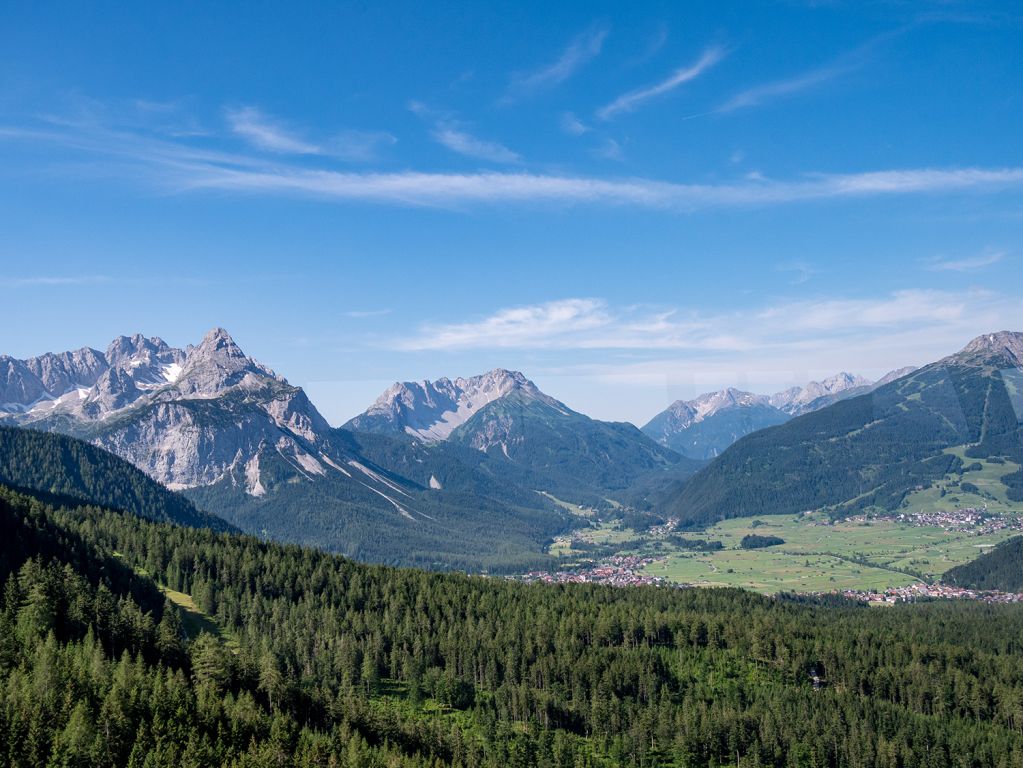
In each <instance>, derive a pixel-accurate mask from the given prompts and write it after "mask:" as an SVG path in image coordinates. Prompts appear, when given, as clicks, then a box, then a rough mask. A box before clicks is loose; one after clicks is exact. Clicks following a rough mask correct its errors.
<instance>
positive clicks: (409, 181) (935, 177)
mask: <svg viewBox="0 0 1023 768" xmlns="http://www.w3.org/2000/svg"><path fill="white" fill-rule="evenodd" d="M447 138H448V139H454V140H453V141H451V143H452V144H454V145H456V146H459V148H460V149H462V150H463V151H466V152H470V153H471V152H477V156H479V154H481V153H484V152H487V153H490V154H492V159H493V160H496V161H498V162H503V161H505V160H510V159H511V157H512V156H515V157H517V155H515V154H514V153H511V151H510V150H508V153H510V154H505V153H504V152H502V151H501V149H500V145H498V148H497V149H496V150H495V149H494V148H493V147H489V148H488V147H487V146H486V144H484V145H482V148H481V146H480V145H474V144H473V143H472V142H471V141H467V140H466V137H451V136H448V137H447ZM0 140H6V141H19V142H25V143H31V144H50V145H59V146H60V147H62V148H63V149H65V150H68V151H72V152H76V153H78V154H80V155H81V156H82V157H85V158H89V159H90V160H96V159H100V160H102V162H89V163H76V164H75V165H74V171H75V172H76V173H79V174H84V173H91V172H95V173H99V174H101V175H103V176H104V177H111V176H118V177H122V178H125V179H128V180H133V181H136V182H139V183H143V184H148V185H151V186H153V187H154V188H157V189H164V190H169V191H173V192H179V193H181V192H187V191H197V190H217V191H221V192H233V193H237V194H247V195H254V194H261V195H278V196H300V197H308V198H314V199H321V200H333V201H336V202H370V203H379V204H392V205H411V206H432V207H452V208H457V207H462V206H467V205H501V204H522V205H536V204H541V205H542V204H550V203H559V204H565V205H606V206H631V207H638V208H647V209H653V210H663V211H666V212H678V213H687V212H694V211H699V210H706V209H716V208H729V207H731V208H735V207H763V206H772V205H791V204H797V203H805V202H813V201H824V200H843V199H864V198H877V197H892V196H898V195H901V196H906V195H939V194H945V195H947V194H967V193H970V194H982V193H992V192H1002V191H1005V190H1009V189H1017V188H1023V167H1017V166H1008V167H1002V168H907V169H897V170H880V171H870V172H860V173H848V174H835V173H831V174H819V173H809V174H803V175H798V176H794V177H789V178H779V179H772V178H765V177H763V176H756V177H750V176H741V177H737V178H735V179H733V180H726V181H716V182H713V183H691V182H678V181H662V180H658V179H650V178H642V177H631V178H621V177H595V176H573V175H564V174H553V173H530V172H525V171H514V172H512V171H479V172H470V173H458V172H424V171H416V170H407V171H399V172H380V171H365V172H352V171H339V170H335V169H332V168H329V167H320V168H316V167H309V164H308V162H306V161H303V162H302V163H301V164H299V163H292V162H288V161H284V160H279V159H270V158H267V157H265V156H263V155H262V154H251V153H240V152H227V151H222V150H216V149H209V148H208V144H205V145H203V146H196V145H194V144H191V143H189V142H187V141H183V140H168V139H162V138H157V137H154V136H152V135H150V134H146V133H133V132H130V131H126V130H112V129H107V128H104V127H102V126H98V125H96V124H93V123H89V124H75V123H71V122H65V123H57V122H51V123H47V124H45V125H34V126H31V127H20V126H2V125H0ZM459 141H461V144H459ZM493 152H496V154H493ZM46 172H47V173H50V172H52V170H47V171H46Z"/></svg>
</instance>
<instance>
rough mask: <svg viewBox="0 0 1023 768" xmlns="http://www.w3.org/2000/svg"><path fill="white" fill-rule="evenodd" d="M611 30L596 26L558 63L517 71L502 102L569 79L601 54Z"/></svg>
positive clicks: (509, 101)
mask: <svg viewBox="0 0 1023 768" xmlns="http://www.w3.org/2000/svg"><path fill="white" fill-rule="evenodd" d="M608 31H609V30H608V28H607V27H605V26H601V25H597V26H593V27H591V28H590V29H588V30H586V31H585V32H583V33H582V34H580V35H577V36H576V37H575V38H573V39H572V41H571V42H570V43H569V44H568V46H567V47H566V48H565V50H564V51H562V53H561V55H560V56H559V57H558V58H557V60H556V61H553V62H551V63H550V64H547V65H545V66H543V67H540V68H539V69H535V70H532V71H529V72H516V73H515V74H514V75H512V77H511V81H510V82H509V83H508V90H507V92H506V93H505V95H504V96H503V97H502V99H501V103H504V104H510V103H512V102H515V101H520V100H521V99H524V98H527V97H529V96H532V95H533V94H534V93H537V92H539V91H543V90H547V89H548V88H553V87H554V86H557V85H560V84H561V83H563V82H565V81H566V80H568V79H569V78H570V77H572V75H574V74H575V73H576V72H578V71H579V70H580V69H582V67H583V66H585V65H586V64H587V63H589V62H590V61H591V60H593V59H594V58H596V57H597V56H598V55H600V51H601V48H603V46H604V40H605V39H606V38H607V35H608Z"/></svg>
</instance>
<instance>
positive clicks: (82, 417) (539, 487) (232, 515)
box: [0, 328, 701, 568]
mask: <svg viewBox="0 0 1023 768" xmlns="http://www.w3.org/2000/svg"><path fill="white" fill-rule="evenodd" d="M0 374H2V378H0V387H2V389H0V393H2V394H0V401H2V404H0V421H2V422H3V423H6V424H9V425H16V426H21V427H30V428H32V429H36V430H43V431H52V432H60V433H64V434H67V435H70V436H74V437H77V438H81V439H83V440H86V441H88V442H90V443H92V444H93V445H96V446H99V447H101V448H104V449H106V450H109V451H111V452H112V453H114V454H116V455H118V456H120V457H122V458H124V459H126V460H128V461H129V462H131V463H132V464H134V465H135V466H137V467H138V468H140V469H141V470H143V471H144V472H145V473H146V474H148V475H149V476H150V477H152V478H153V479H155V480H157V481H159V482H160V483H163V484H164V485H166V486H167V487H168V488H171V489H174V490H177V491H181V492H182V493H184V494H185V495H186V496H187V497H188V498H189V499H191V500H192V501H193V502H195V504H196V505H197V506H199V507H200V508H202V509H206V510H209V511H212V512H214V513H215V514H217V515H220V516H222V517H223V518H224V519H225V520H227V521H228V522H229V523H231V524H233V525H236V526H238V527H239V528H241V529H243V530H246V531H250V532H253V533H258V534H261V535H266V536H270V537H273V538H277V539H281V540H285V541H295V542H297V543H302V544H310V545H316V546H321V547H325V548H328V549H332V550H335V551H340V552H343V553H345V554H349V555H351V556H354V557H359V558H362V559H366V560H378V561H384V562H394V563H405V564H409V563H414V564H422V565H429V566H433V567H436V566H444V565H458V566H460V567H474V568H479V567H504V566H508V567H511V566H512V565H514V566H515V567H522V566H524V565H526V564H529V563H531V562H534V561H535V562H545V561H544V560H543V556H542V555H541V554H540V553H541V551H542V548H543V544H544V542H546V541H547V540H549V538H550V537H551V536H552V535H554V534H556V533H558V532H560V531H564V530H566V529H567V528H570V527H572V525H574V524H577V523H576V522H574V521H575V518H573V517H572V516H571V515H569V514H568V512H567V511H566V508H567V507H568V506H569V505H568V504H567V502H568V501H570V502H572V503H576V504H578V503H583V504H588V505H591V506H607V505H610V504H611V503H612V501H613V498H612V497H613V496H614V495H615V494H616V493H619V492H624V491H625V490H626V489H627V488H629V487H630V486H631V485H632V484H633V483H634V482H635V481H636V480H637V479H638V478H639V477H640V476H642V475H644V474H647V473H654V474H656V473H661V472H666V471H668V470H672V471H674V472H680V473H681V474H682V476H685V477H688V476H689V475H691V474H692V473H693V472H695V471H696V470H697V469H698V468H699V467H700V466H701V464H700V463H699V462H693V461H689V460H687V459H685V458H683V457H681V456H679V455H678V454H677V453H675V452H674V451H672V450H670V449H668V448H666V447H664V446H661V445H659V444H657V443H656V442H654V441H653V440H651V439H649V438H648V437H646V436H645V435H644V434H643V433H642V432H640V431H639V430H638V429H637V428H636V427H634V426H633V425H631V424H618V423H607V422H601V421H597V420H594V419H590V418H589V417H587V416H584V415H583V414H580V413H577V412H576V411H573V410H572V409H570V408H568V406H566V405H565V404H563V403H561V402H559V401H558V400H556V399H554V398H552V397H550V396H549V395H546V394H544V393H543V392H541V391H540V390H539V389H538V388H537V387H536V385H535V384H533V383H532V382H530V381H529V380H528V379H526V378H525V377H524V376H523V375H522V374H521V373H516V372H510V371H504V370H495V371H491V372H489V373H487V374H484V375H482V376H478V377H473V378H471V379H456V380H455V381H450V380H446V379H444V380H440V381H438V382H435V383H430V382H423V383H421V384H417V385H411V384H396V385H395V386H394V387H392V388H391V389H390V390H388V392H386V393H384V395H382V396H381V398H380V399H378V401H377V403H375V404H374V406H373V407H371V408H370V410H369V411H367V413H366V414H364V415H363V416H362V417H359V418H358V419H356V420H353V421H352V422H350V423H349V424H348V425H345V428H342V429H334V428H332V427H331V426H330V425H329V424H328V423H327V422H326V420H325V419H324V418H323V417H322V416H321V415H320V413H319V412H318V411H317V410H316V408H315V406H314V405H313V404H312V403H311V402H310V401H309V399H308V398H307V397H306V395H305V393H304V392H303V391H302V389H301V388H300V387H296V386H293V385H291V384H289V383H288V381H287V380H286V379H285V378H283V377H282V376H279V375H278V374H276V373H275V372H274V371H273V370H271V369H270V368H268V367H267V366H265V365H263V364H261V363H259V362H258V361H256V360H253V359H252V358H250V357H248V356H246V355H245V354H244V353H243V352H242V350H241V349H240V348H239V347H238V345H237V344H236V343H235V342H234V340H233V339H232V338H231V336H230V335H229V334H228V333H227V332H226V331H225V330H223V329H221V328H216V329H213V330H211V331H210V332H209V333H207V334H206V336H205V337H204V338H203V339H202V341H201V342H200V343H199V344H198V345H195V346H188V347H186V348H184V349H177V348H173V347H170V346H169V345H167V344H166V343H165V342H164V341H163V340H161V339H159V338H155V337H154V338H145V337H143V336H141V335H135V336H131V337H128V336H122V337H119V338H117V339H115V340H114V341H113V342H111V344H110V345H109V346H108V347H107V349H106V351H105V352H101V351H99V350H96V349H90V348H84V349H80V350H76V351H74V352H67V353H62V354H46V355H42V356H40V357H36V358H31V359H29V360H17V359H14V358H11V357H3V358H0ZM562 498H563V499H565V502H562V501H561V499H562ZM530 558H532V560H530ZM527 561H529V562H527Z"/></svg>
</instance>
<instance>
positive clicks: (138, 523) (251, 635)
mask: <svg viewBox="0 0 1023 768" xmlns="http://www.w3.org/2000/svg"><path fill="white" fill-rule="evenodd" d="M0 521H2V522H0V526H2V530H0V535H2V537H3V538H2V541H3V550H2V558H0V579H2V580H3V607H2V612H0V744H2V745H3V746H2V749H3V755H2V756H0V760H2V761H3V762H4V763H5V764H8V765H12V766H48V765H61V766H72V765H82V766H85V765H89V766H92V765H109V766H118V765H131V766H165V765H166V766H175V768H178V767H180V766H209V765H237V766H264V765H265V766H288V765H294V766H306V765H323V766H331V765H339V766H375V765H380V766H384V765H387V766H391V765H395V766H401V765H408V766H420V765H441V764H452V765H459V766H527V765H543V766H565V767H566V768H568V767H570V766H585V765H601V766H611V765H635V766H653V765H679V766H724V765H736V764H738V765H739V766H840V765H841V766H846V765H848V766H884V767H886V768H887V767H888V766H892V767H895V766H899V767H902V766H905V767H906V768H909V767H910V766H920V767H921V768H923V767H924V766H927V767H928V768H930V767H931V766H978V767H979V766H1007V767H1011V766H1021V765H1023V643H1021V642H1020V638H1021V637H1023V610H1020V609H1019V608H1015V607H1011V606H1009V607H994V606H987V605H981V604H927V605H906V606H899V607H895V608H892V609H887V610H879V609H871V608H866V607H862V606H860V605H857V604H852V603H847V602H845V601H843V600H840V599H827V600H820V599H810V598H797V597H794V596H793V597H780V598H776V599H770V598H765V597H761V596H757V595H754V594H749V593H745V592H740V591H733V590H680V589H670V588H634V589H614V588H607V587H596V586H585V585H573V586H544V585H523V584H518V583H513V582H509V581H507V580H504V579H499V578H484V577H469V576H464V575H457V574H432V573H427V572H423V571H417V570H403V569H392V568H386V567H382V566H367V565H359V564H356V563H353V562H351V561H348V560H346V559H343V558H340V557H337V556H332V555H327V554H323V553H320V552H317V551H315V550H311V549H303V548H299V547H294V546H281V545H276V544H268V543H264V542H261V541H259V540H257V539H254V538H251V537H245V536H239V535H236V534H230V533H218V532H214V531H211V530H208V529H193V528H186V527H179V526H176V525H172V524H167V523H156V522H151V521H146V520H142V519H140V518H138V517H136V516H134V515H129V514H124V513H120V512H113V511H106V510H102V509H100V508H98V507H76V508H63V509H57V508H54V507H52V506H50V505H48V504H46V503H44V502H42V501H40V500H38V499H34V498H31V497H28V496H25V495H22V494H19V493H15V492H12V491H9V490H4V491H3V492H2V499H0ZM161 587H164V588H167V589H169V590H172V591H171V592H168V593H167V595H168V596H169V597H171V598H174V599H175V600H176V602H171V600H169V599H167V597H165V595H164V594H163V593H161V589H160V588H161ZM189 597H190V598H191V600H194V605H193V604H192V603H191V602H190V600H189ZM179 606H183V607H179Z"/></svg>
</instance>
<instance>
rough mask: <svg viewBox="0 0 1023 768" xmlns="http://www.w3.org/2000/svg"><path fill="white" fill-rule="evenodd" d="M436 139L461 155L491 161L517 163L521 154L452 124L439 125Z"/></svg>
mask: <svg viewBox="0 0 1023 768" xmlns="http://www.w3.org/2000/svg"><path fill="white" fill-rule="evenodd" d="M431 135H432V136H433V138H434V140H435V141H436V142H437V143H438V144H440V145H442V146H444V147H447V148H448V149H450V150H451V151H452V152H456V153H458V154H459V155H465V156H466V157H472V158H475V159H476V160H486V161H487V162H491V163H517V162H518V161H519V159H520V158H519V155H518V153H516V152H513V151H512V150H510V149H508V147H506V146H504V145H503V144H500V143H498V142H496V141H487V140H486V139H481V138H479V137H477V136H473V135H472V134H471V133H469V132H468V131H466V130H464V129H461V128H456V127H454V126H451V125H439V126H437V127H436V128H435V129H434V130H433V132H432V134H431Z"/></svg>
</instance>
